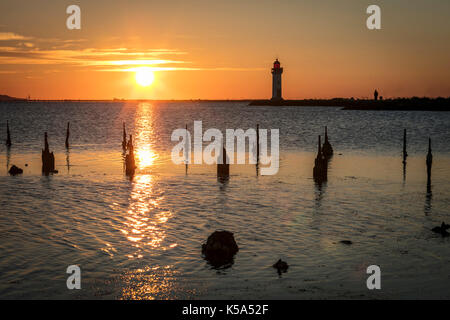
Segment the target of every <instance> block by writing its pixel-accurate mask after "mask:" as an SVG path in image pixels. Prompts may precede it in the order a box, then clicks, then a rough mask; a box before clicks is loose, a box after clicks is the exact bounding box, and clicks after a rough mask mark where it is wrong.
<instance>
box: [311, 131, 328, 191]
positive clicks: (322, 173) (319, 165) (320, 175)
mask: <svg viewBox="0 0 450 320" xmlns="http://www.w3.org/2000/svg"><path fill="white" fill-rule="evenodd" d="M313 177H314V180H315V181H316V182H322V181H326V180H327V177H328V163H327V159H326V158H325V157H324V155H323V153H322V148H321V145H320V136H319V144H318V150H317V156H316V159H315V160H314V169H313Z"/></svg>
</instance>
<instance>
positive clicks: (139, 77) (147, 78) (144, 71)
mask: <svg viewBox="0 0 450 320" xmlns="http://www.w3.org/2000/svg"><path fill="white" fill-rule="evenodd" d="M153 80H155V75H154V74H153V71H152V70H151V69H150V68H147V67H142V68H139V69H138V70H137V71H136V82H137V84H139V85H140V86H142V87H147V86H149V85H151V84H152V83H153Z"/></svg>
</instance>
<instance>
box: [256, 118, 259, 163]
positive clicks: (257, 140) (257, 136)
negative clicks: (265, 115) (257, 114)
mask: <svg viewBox="0 0 450 320" xmlns="http://www.w3.org/2000/svg"><path fill="white" fill-rule="evenodd" d="M256 164H257V165H258V164H259V124H257V125H256Z"/></svg>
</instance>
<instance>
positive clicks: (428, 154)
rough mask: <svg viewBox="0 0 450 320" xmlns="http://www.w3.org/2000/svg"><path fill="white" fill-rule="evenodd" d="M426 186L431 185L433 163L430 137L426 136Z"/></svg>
mask: <svg viewBox="0 0 450 320" xmlns="http://www.w3.org/2000/svg"><path fill="white" fill-rule="evenodd" d="M426 163H427V186H430V185H431V166H432V165H433V154H432V153H431V138H428V153H427V161H426Z"/></svg>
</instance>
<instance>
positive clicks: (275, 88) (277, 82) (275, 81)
mask: <svg viewBox="0 0 450 320" xmlns="http://www.w3.org/2000/svg"><path fill="white" fill-rule="evenodd" d="M282 73H283V68H281V67H280V62H279V61H278V59H276V60H275V62H274V63H273V68H272V100H283V98H282V96H281V74H282Z"/></svg>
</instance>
